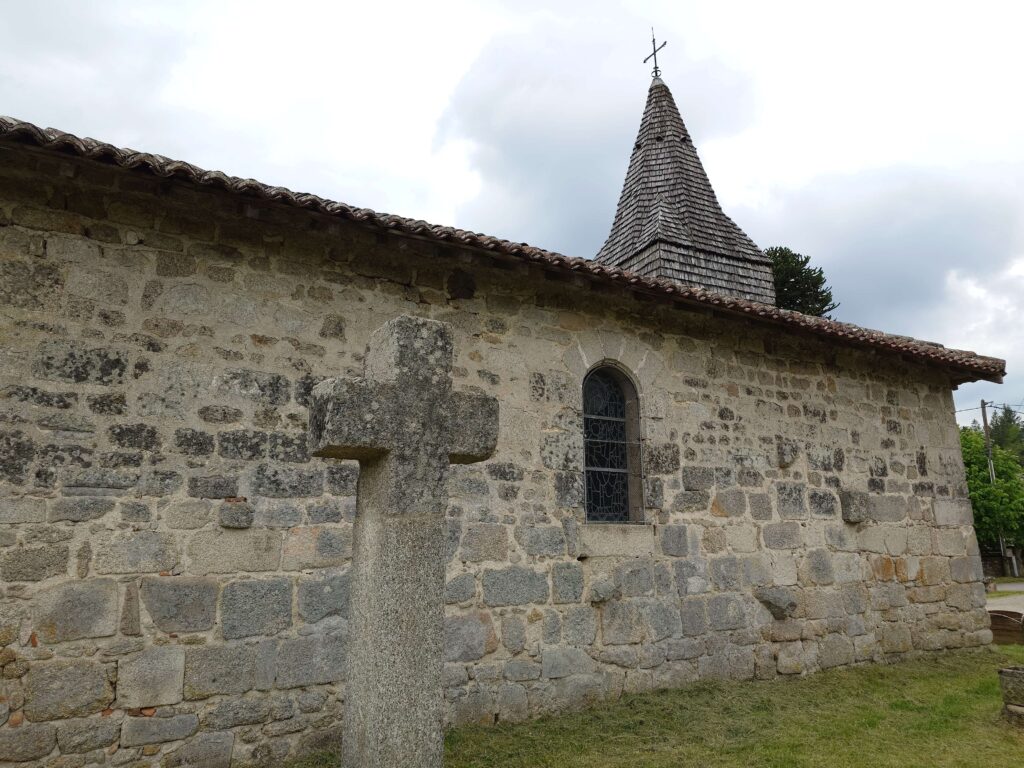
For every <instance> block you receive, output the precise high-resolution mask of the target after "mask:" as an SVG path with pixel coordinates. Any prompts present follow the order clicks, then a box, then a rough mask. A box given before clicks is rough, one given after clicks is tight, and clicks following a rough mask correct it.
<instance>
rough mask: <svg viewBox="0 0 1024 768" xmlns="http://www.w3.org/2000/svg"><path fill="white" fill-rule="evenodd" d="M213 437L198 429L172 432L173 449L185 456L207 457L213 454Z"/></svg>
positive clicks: (183, 429) (182, 429)
mask: <svg viewBox="0 0 1024 768" xmlns="http://www.w3.org/2000/svg"><path fill="white" fill-rule="evenodd" d="M213 445H214V440H213V435H211V434H210V433H209V432H203V431H201V430H198V429H188V428H181V429H176V430H174V447H175V448H176V449H177V450H179V451H181V452H182V453H184V454H185V455H186V456H209V455H210V454H212V453H213Z"/></svg>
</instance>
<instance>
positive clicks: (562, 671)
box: [541, 648, 594, 680]
mask: <svg viewBox="0 0 1024 768" xmlns="http://www.w3.org/2000/svg"><path fill="white" fill-rule="evenodd" d="M593 670H594V660H593V659H591V658H590V657H589V656H588V655H587V654H586V652H585V651H583V649H581V648H545V649H544V653H543V654H542V656H541V674H542V676H543V677H545V678H548V679H551V680H554V679H557V678H560V677H568V676H569V675H587V674H590V673H591V672H592V671H593Z"/></svg>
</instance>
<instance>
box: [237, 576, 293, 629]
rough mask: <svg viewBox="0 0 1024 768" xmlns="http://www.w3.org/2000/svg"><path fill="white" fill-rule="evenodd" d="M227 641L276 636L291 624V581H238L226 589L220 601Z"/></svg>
mask: <svg viewBox="0 0 1024 768" xmlns="http://www.w3.org/2000/svg"><path fill="white" fill-rule="evenodd" d="M220 611H221V625H222V628H223V632H224V637H225V638H226V639H229V640H232V639H236V638H242V637H251V636H253V635H273V634H276V633H278V632H280V631H281V630H283V629H287V628H288V627H290V626H291V623H292V585H291V581H290V580H288V579H261V580H253V581H236V582H233V583H231V584H228V585H227V586H225V587H224V590H223V592H222V593H221V601H220Z"/></svg>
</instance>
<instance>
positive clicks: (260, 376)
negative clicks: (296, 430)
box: [215, 368, 291, 405]
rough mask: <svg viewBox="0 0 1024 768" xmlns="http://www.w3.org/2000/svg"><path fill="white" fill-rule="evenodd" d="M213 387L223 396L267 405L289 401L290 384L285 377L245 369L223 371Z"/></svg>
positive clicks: (282, 403)
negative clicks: (227, 395)
mask: <svg viewBox="0 0 1024 768" xmlns="http://www.w3.org/2000/svg"><path fill="white" fill-rule="evenodd" d="M215 387H216V389H217V390H218V391H220V392H223V393H224V394H229V395H236V396H238V397H244V398H248V399H250V400H254V401H256V402H259V403H266V404H268V405H284V404H285V403H287V402H288V401H289V400H290V399H291V384H290V382H289V381H288V379H287V378H286V377H284V376H281V375H280V374H276V373H263V372H261V371H252V370H248V369H245V368H236V369H228V370H226V371H224V372H223V374H221V375H220V376H219V377H218V379H217V381H216V382H215Z"/></svg>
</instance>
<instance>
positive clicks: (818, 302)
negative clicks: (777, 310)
mask: <svg viewBox="0 0 1024 768" xmlns="http://www.w3.org/2000/svg"><path fill="white" fill-rule="evenodd" d="M764 253H765V255H766V256H768V258H770V259H771V260H772V273H773V275H774V278H775V304H776V306H778V307H781V308H782V309H792V310H794V311H796V312H802V313H803V314H805V315H817V316H818V317H828V316H829V314H828V313H829V312H831V311H832V310H834V309H836V308H837V307H838V306H839V305H838V304H837V303H835V302H834V301H833V300H832V289H831V288H830V287H829V286H828V284H827V282H826V280H825V272H824V271H823V270H822V268H821V267H812V266H810V262H811V257H810V256H804V255H803V254H802V253H796V252H794V251H791V250H790V249H789V248H784V247H781V246H776V247H774V248H768V249H766V250H765V252H764Z"/></svg>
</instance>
